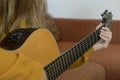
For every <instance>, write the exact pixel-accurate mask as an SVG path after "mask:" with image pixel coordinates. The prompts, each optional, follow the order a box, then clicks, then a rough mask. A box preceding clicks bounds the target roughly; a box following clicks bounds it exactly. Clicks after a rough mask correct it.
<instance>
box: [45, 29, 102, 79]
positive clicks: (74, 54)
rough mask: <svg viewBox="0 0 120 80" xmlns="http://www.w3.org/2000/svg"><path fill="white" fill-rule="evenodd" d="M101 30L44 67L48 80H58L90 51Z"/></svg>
mask: <svg viewBox="0 0 120 80" xmlns="http://www.w3.org/2000/svg"><path fill="white" fill-rule="evenodd" d="M100 30H101V28H99V29H97V30H96V31H94V32H92V33H91V34H89V35H88V36H87V37H85V38H84V39H82V40H81V41H79V42H78V43H77V44H76V45H75V46H73V47H72V48H71V49H69V50H68V51H66V52H65V53H64V54H63V55H61V56H60V57H58V58H57V59H55V60H54V61H53V62H51V63H50V64H48V65H47V66H45V67H44V70H45V71H46V73H47V77H48V80H56V78H57V77H58V76H59V75H61V74H62V73H63V72H64V71H65V70H67V69H68V68H69V67H70V66H71V65H72V64H73V63H74V62H75V61H76V60H78V59H79V57H81V55H83V54H84V53H85V52H86V51H87V50H89V49H90V48H91V47H92V46H93V45H94V44H95V43H96V42H97V41H98V40H99V39H100V37H99V34H100Z"/></svg>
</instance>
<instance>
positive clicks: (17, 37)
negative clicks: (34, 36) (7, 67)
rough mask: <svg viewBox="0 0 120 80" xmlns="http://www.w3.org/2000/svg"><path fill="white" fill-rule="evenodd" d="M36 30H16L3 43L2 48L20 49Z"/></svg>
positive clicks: (0, 44)
mask: <svg viewBox="0 0 120 80" xmlns="http://www.w3.org/2000/svg"><path fill="white" fill-rule="evenodd" d="M35 30H36V29H33V28H28V29H21V28H20V29H16V30H14V31H12V32H10V33H8V35H7V36H6V37H5V38H4V39H3V40H2V41H1V43H0V47H2V48H4V49H7V50H15V49H17V48H19V47H20V46H21V45H22V44H23V43H24V41H25V40H26V39H27V38H28V37H29V35H30V34H31V33H32V32H33V31H35Z"/></svg>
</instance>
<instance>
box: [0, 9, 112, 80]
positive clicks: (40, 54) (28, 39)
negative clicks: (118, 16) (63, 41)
mask: <svg viewBox="0 0 120 80" xmlns="http://www.w3.org/2000/svg"><path fill="white" fill-rule="evenodd" d="M102 18H103V20H102V23H103V25H102V26H101V27H100V28H99V29H97V30H96V31H93V32H92V33H91V34H90V35H88V36H86V37H85V38H84V39H82V40H81V41H79V42H78V43H77V44H75V45H74V46H73V47H72V48H71V49H69V50H68V51H66V52H65V53H64V54H62V55H60V52H59V49H58V46H57V44H56V41H55V39H54V37H53V35H52V34H51V33H50V32H49V31H48V30H45V29H23V30H21V29H20V30H16V31H15V32H13V34H10V35H8V37H6V38H5V39H4V40H3V41H2V42H1V43H0V46H1V47H2V48H4V49H6V50H5V51H7V52H8V53H20V54H24V55H26V56H28V57H30V58H31V59H33V60H35V61H38V62H39V63H40V64H42V66H43V69H44V71H45V72H46V75H47V79H48V80H56V79H57V78H58V76H59V75H61V74H62V73H63V72H64V71H65V70H67V69H69V67H70V66H71V65H74V63H75V62H76V61H77V60H78V59H79V58H80V57H81V56H82V55H83V54H84V53H85V52H86V51H87V50H89V49H90V48H91V47H92V46H93V45H94V44H95V43H97V41H99V40H100V36H99V35H100V32H101V28H102V27H105V26H106V27H109V28H110V27H111V26H112V14H111V12H107V11H105V12H104V13H103V14H102ZM31 30H32V31H31ZM14 33H15V34H14ZM2 48H1V49H2ZM1 49H0V51H3V49H2V50H1ZM43 77H44V76H43ZM41 78H42V77H41ZM45 78H46V76H45ZM42 80H45V79H42Z"/></svg>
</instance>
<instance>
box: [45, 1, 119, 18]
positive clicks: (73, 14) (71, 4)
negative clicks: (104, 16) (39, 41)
mask: <svg viewBox="0 0 120 80" xmlns="http://www.w3.org/2000/svg"><path fill="white" fill-rule="evenodd" d="M47 5H48V12H49V13H50V14H51V15H52V16H53V17H56V18H82V19H86V18H87V19H91V18H92V19H93V18H94V19H101V16H100V14H101V13H102V12H103V11H104V10H106V9H108V10H109V11H111V12H112V13H113V15H114V17H113V19H117V20H120V0H47Z"/></svg>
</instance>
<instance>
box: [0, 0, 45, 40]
mask: <svg viewBox="0 0 120 80" xmlns="http://www.w3.org/2000/svg"><path fill="white" fill-rule="evenodd" d="M0 18H1V20H0V39H1V37H2V35H3V34H6V33H8V32H10V31H12V30H14V29H16V28H19V27H20V26H19V25H20V23H21V22H22V20H26V22H27V24H28V26H27V27H30V28H43V27H44V26H46V20H45V5H44V0H0Z"/></svg>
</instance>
